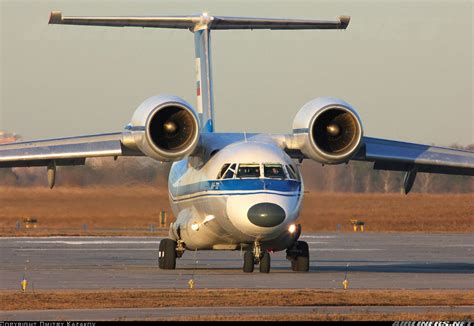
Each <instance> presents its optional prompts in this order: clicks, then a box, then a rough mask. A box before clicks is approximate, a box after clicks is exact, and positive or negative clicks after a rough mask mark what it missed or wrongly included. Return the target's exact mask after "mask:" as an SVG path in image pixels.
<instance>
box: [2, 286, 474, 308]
mask: <svg viewBox="0 0 474 326" xmlns="http://www.w3.org/2000/svg"><path fill="white" fill-rule="evenodd" d="M0 302H1V303H2V310H24V309H25V310H36V309H71V308H74V309H88V308H95V309H101V308H104V309H105V308H157V307H216V306H218V307H238V306H470V305H474V293H473V292H472V291H468V290H465V291H463V290H403V291H393V290H347V291H344V290H311V289H285V290H270V289H255V290H253V289H247V290H243V289H218V290H207V289H193V290H189V289H188V290H99V291H91V290H84V291H68V290H66V291H36V292H27V293H20V292H18V291H0Z"/></svg>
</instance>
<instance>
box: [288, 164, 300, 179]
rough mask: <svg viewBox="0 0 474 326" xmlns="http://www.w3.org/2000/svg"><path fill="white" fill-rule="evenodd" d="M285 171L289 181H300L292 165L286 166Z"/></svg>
mask: <svg viewBox="0 0 474 326" xmlns="http://www.w3.org/2000/svg"><path fill="white" fill-rule="evenodd" d="M286 170H287V171H288V175H289V176H290V178H291V179H295V180H300V175H299V173H298V171H296V170H295V168H294V167H293V166H292V165H287V166H286Z"/></svg>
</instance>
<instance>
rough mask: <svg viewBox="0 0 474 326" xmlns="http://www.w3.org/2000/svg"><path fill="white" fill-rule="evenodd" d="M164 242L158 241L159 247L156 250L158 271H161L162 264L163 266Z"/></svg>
mask: <svg viewBox="0 0 474 326" xmlns="http://www.w3.org/2000/svg"><path fill="white" fill-rule="evenodd" d="M164 247H165V246H164V241H163V240H161V241H160V246H159V249H158V267H159V268H160V269H163V264H164V260H165V259H164V256H165V249H164Z"/></svg>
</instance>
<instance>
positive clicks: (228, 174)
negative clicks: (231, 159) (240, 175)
mask: <svg viewBox="0 0 474 326" xmlns="http://www.w3.org/2000/svg"><path fill="white" fill-rule="evenodd" d="M235 167H236V164H235V163H234V164H232V165H231V166H230V168H229V169H228V170H227V172H226V173H225V174H224V178H223V179H232V178H234V174H235Z"/></svg>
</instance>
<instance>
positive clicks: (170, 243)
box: [158, 239, 176, 269]
mask: <svg viewBox="0 0 474 326" xmlns="http://www.w3.org/2000/svg"><path fill="white" fill-rule="evenodd" d="M158 267H159V268H161V269H175V268H176V241H174V240H171V239H163V240H161V241H160V251H159V255H158Z"/></svg>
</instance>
